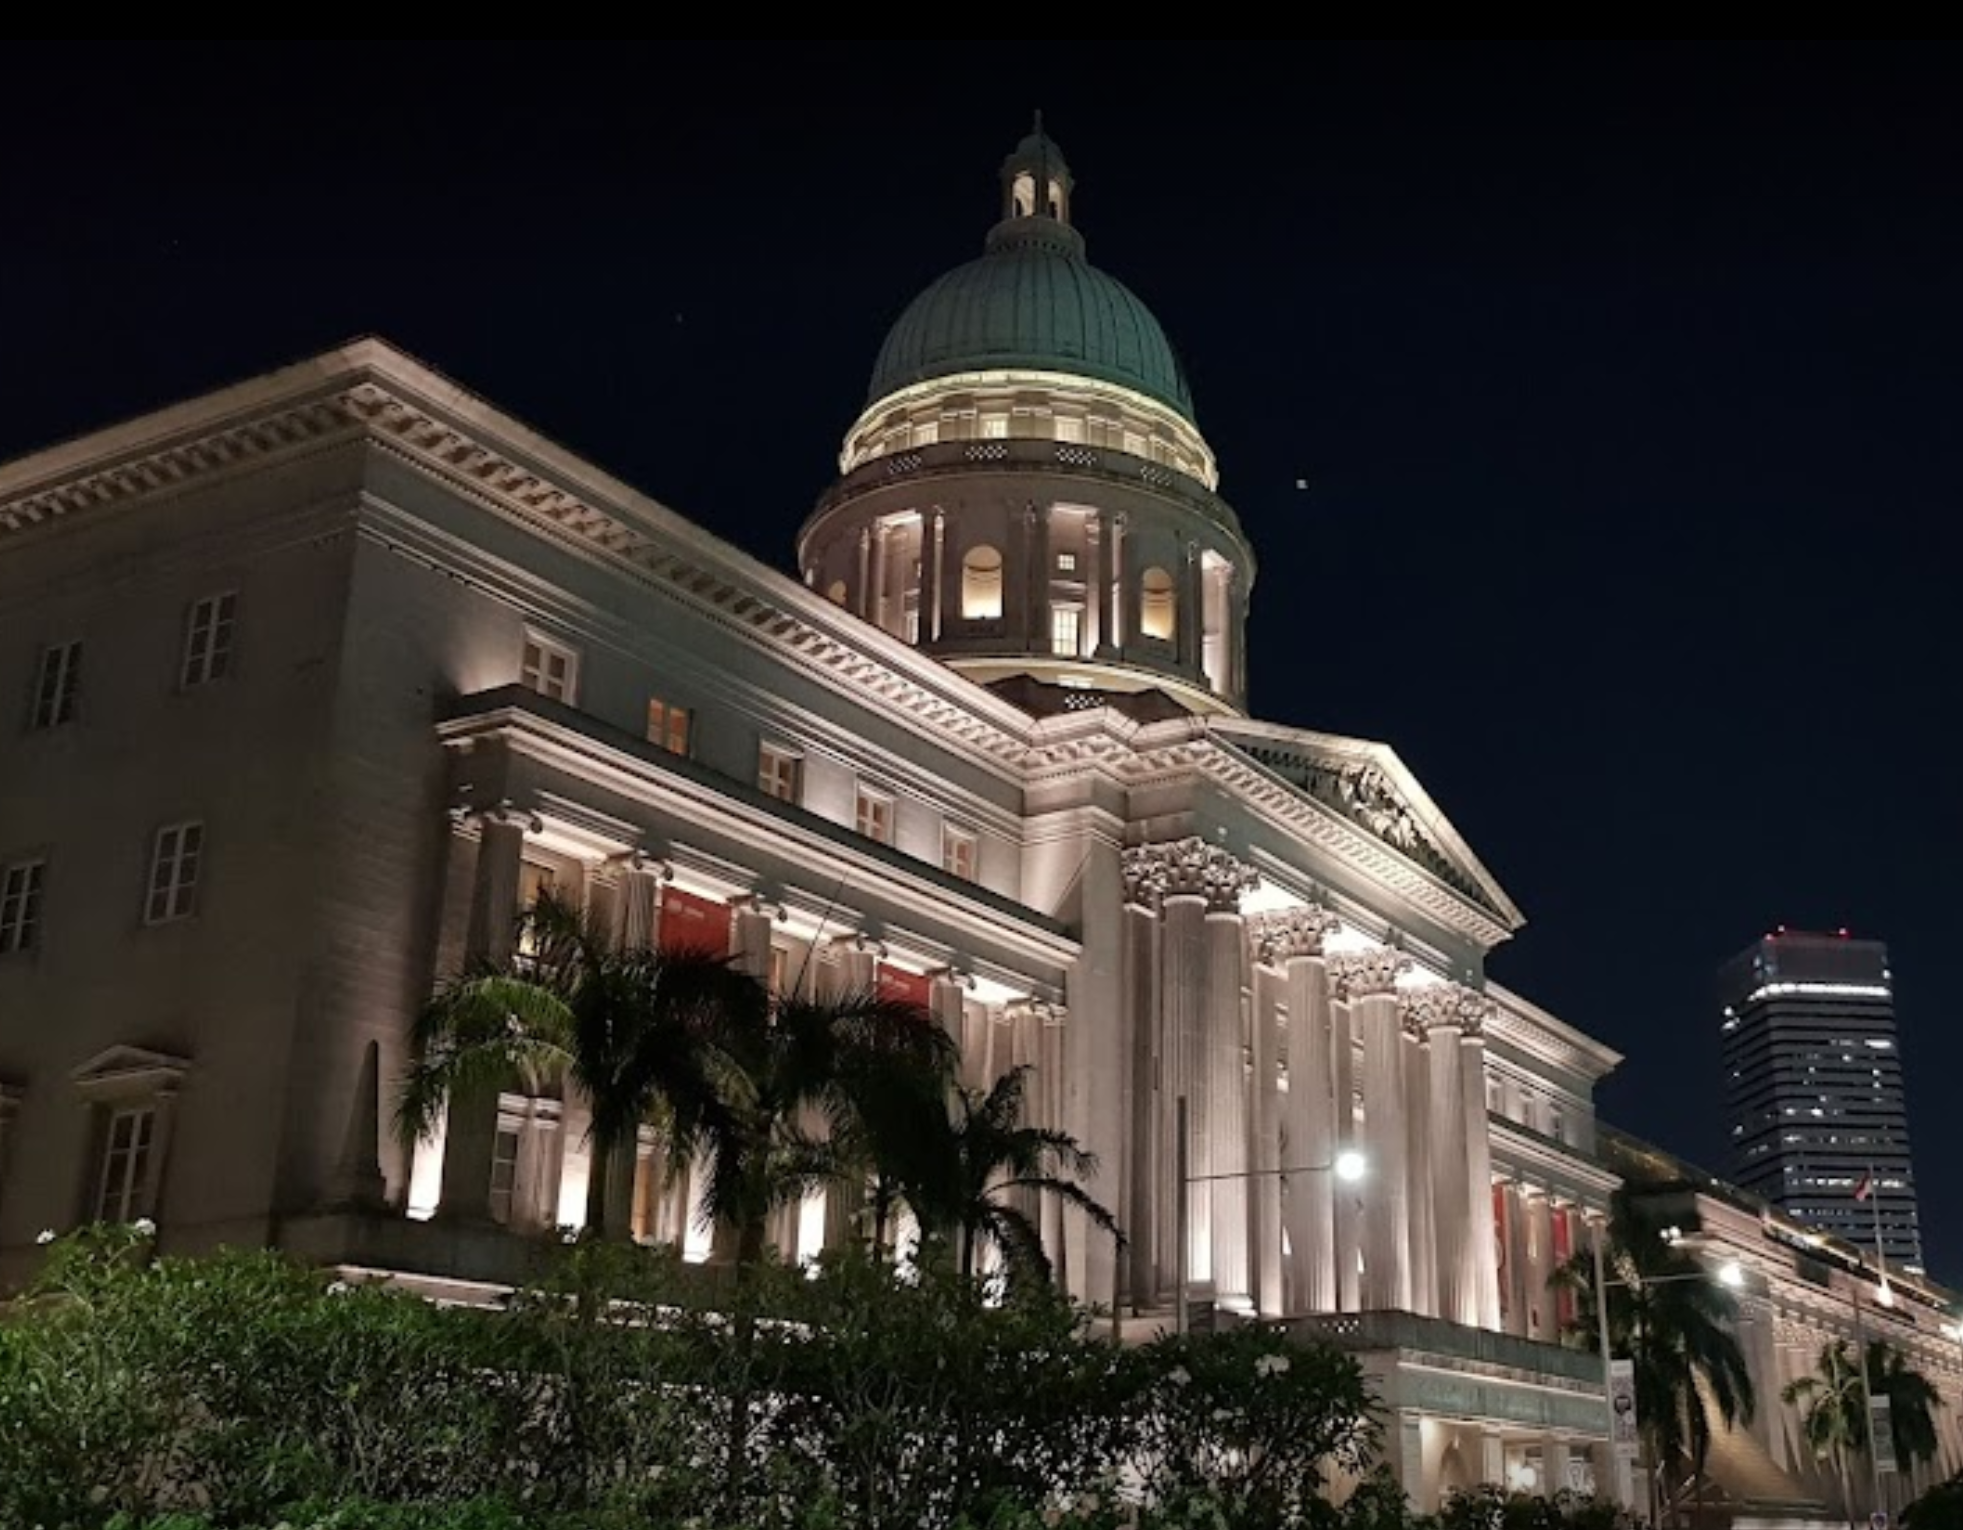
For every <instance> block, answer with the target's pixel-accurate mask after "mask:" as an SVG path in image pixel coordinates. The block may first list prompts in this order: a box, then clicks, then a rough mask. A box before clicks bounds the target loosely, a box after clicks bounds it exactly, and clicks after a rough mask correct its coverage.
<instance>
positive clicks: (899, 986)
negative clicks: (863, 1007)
mask: <svg viewBox="0 0 1963 1530" xmlns="http://www.w3.org/2000/svg"><path fill="white" fill-rule="evenodd" d="M878 983H879V996H880V998H882V999H887V1000H890V1001H892V1002H895V1003H899V1004H918V1005H919V1006H920V1007H921V1008H922V1009H925V1008H926V1007H927V1000H928V997H929V995H930V994H931V993H932V992H933V986H934V980H933V979H932V978H930V977H928V976H927V974H926V973H924V972H908V971H907V970H906V969H905V968H903V967H891V966H888V965H887V964H886V963H885V962H881V963H880V964H879V971H878Z"/></svg>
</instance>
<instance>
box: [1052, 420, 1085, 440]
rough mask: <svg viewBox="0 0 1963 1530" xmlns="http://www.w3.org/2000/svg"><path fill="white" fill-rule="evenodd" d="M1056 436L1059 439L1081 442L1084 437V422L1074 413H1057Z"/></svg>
mask: <svg viewBox="0 0 1963 1530" xmlns="http://www.w3.org/2000/svg"><path fill="white" fill-rule="evenodd" d="M1056 438H1057V440H1059V441H1070V442H1078V443H1080V442H1082V441H1083V439H1084V422H1083V421H1082V420H1081V419H1079V418H1077V416H1075V415H1070V414H1060V415H1058V416H1057V417H1056Z"/></svg>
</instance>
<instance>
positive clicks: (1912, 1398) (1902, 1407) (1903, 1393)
mask: <svg viewBox="0 0 1963 1530" xmlns="http://www.w3.org/2000/svg"><path fill="white" fill-rule="evenodd" d="M1867 1377H1868V1385H1869V1387H1871V1388H1872V1389H1873V1391H1874V1394H1875V1395H1876V1396H1877V1397H1885V1398H1887V1399H1888V1414H1889V1418H1890V1421H1891V1422H1892V1423H1893V1425H1894V1431H1895V1449H1896V1451H1897V1452H1898V1453H1899V1454H1900V1455H1901V1457H1902V1459H1903V1460H1905V1461H1933V1460H1935V1459H1936V1450H1937V1439H1936V1409H1938V1408H1940V1407H1941V1406H1942V1405H1943V1400H1942V1396H1941V1394H1940V1393H1938V1392H1937V1391H1936V1388H1935V1384H1934V1383H1933V1382H1931V1381H1930V1380H1929V1378H1928V1377H1927V1376H1925V1375H1923V1374H1922V1372H1920V1371H1918V1370H1917V1369H1916V1368H1915V1367H1914V1366H1912V1365H1910V1364H1909V1358H1908V1355H1907V1354H1906V1353H1905V1352H1903V1351H1902V1350H1900V1349H1898V1348H1897V1347H1896V1346H1894V1345H1893V1344H1890V1343H1888V1342H1887V1340H1885V1339H1870V1340H1869V1341H1868V1353H1867Z"/></svg>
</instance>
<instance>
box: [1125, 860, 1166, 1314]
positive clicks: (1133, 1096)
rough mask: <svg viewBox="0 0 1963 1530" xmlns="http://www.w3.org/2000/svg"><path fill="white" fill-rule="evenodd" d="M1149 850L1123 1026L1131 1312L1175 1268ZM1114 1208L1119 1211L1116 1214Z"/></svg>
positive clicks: (1136, 887) (1128, 908)
mask: <svg viewBox="0 0 1963 1530" xmlns="http://www.w3.org/2000/svg"><path fill="white" fill-rule="evenodd" d="M1154 864H1155V862H1154V860H1153V858H1152V856H1151V854H1150V852H1149V851H1138V850H1127V851H1126V852H1125V853H1124V857H1123V861H1122V866H1123V873H1124V883H1125V935H1124V949H1125V971H1124V980H1123V981H1124V991H1125V1023H1126V1026H1127V1027H1128V1030H1129V1037H1130V1048H1129V1052H1128V1055H1127V1058H1126V1066H1127V1067H1128V1068H1129V1070H1130V1073H1131V1088H1130V1091H1129V1094H1130V1111H1129V1114H1128V1117H1127V1120H1126V1125H1125V1132H1126V1136H1127V1138H1128V1139H1129V1143H1130V1158H1131V1176H1130V1185H1129V1192H1130V1193H1129V1198H1128V1200H1127V1203H1126V1206H1125V1208H1124V1222H1125V1231H1126V1233H1127V1234H1128V1236H1129V1238H1130V1242H1129V1243H1128V1245H1127V1249H1126V1252H1127V1265H1128V1268H1127V1286H1128V1289H1127V1295H1128V1296H1129V1297H1130V1300H1131V1306H1132V1309H1133V1311H1137V1310H1138V1309H1139V1308H1140V1307H1143V1306H1146V1305H1149V1304H1153V1303H1156V1302H1157V1301H1158V1300H1159V1299H1160V1297H1161V1296H1162V1295H1163V1294H1164V1291H1165V1287H1164V1286H1163V1285H1162V1284H1161V1282H1160V1278H1159V1277H1160V1272H1161V1271H1162V1270H1163V1269H1164V1268H1165V1267H1166V1265H1167V1264H1168V1263H1169V1262H1170V1260H1169V1257H1168V1256H1167V1255H1166V1253H1165V1251H1164V1247H1163V1245H1164V1243H1165V1240H1166V1238H1167V1236H1168V1235H1169V1234H1168V1229H1169V1228H1170V1227H1171V1225H1172V1224H1171V1222H1170V1220H1169V1218H1168V1214H1167V1213H1166V1211H1165V1210H1164V1208H1165V1207H1166V1206H1167V1205H1168V1204H1169V1203H1170V1198H1169V1196H1168V1194H1167V1190H1168V1187H1169V1183H1170V1180H1171V1177H1172V1165H1171V1163H1170V1161H1168V1160H1167V1159H1166V1158H1165V1157H1164V1156H1163V1154H1162V1153H1161V1151H1160V1148H1161V1143H1160V1131H1159V1124H1160V1123H1161V1122H1162V1121H1165V1120H1167V1119H1169V1118H1170V1117H1171V1115H1172V1097H1171V1095H1170V1094H1169V1093H1168V1092H1167V1089H1166V1087H1165V1069H1166V1067H1167V1066H1168V1064H1167V1060H1166V1058H1165V1055H1164V1051H1163V1047H1162V1044H1161V1041H1162V1038H1163V1036H1164V1034H1165V1029H1164V1023H1163V1017H1162V1012H1161V1005H1160V998H1159V960H1160V958H1159V892H1158V890H1157V889H1156V888H1155V886H1154V885H1153V875H1152V873H1153V867H1154ZM1114 1209H1116V1208H1114Z"/></svg>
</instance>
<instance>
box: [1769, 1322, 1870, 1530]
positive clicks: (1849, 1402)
mask: <svg viewBox="0 0 1963 1530" xmlns="http://www.w3.org/2000/svg"><path fill="white" fill-rule="evenodd" d="M1779 1398H1780V1400H1781V1401H1782V1402H1785V1403H1787V1404H1788V1405H1790V1406H1792V1407H1796V1408H1798V1409H1799V1410H1800V1432H1801V1433H1802V1434H1803V1435H1804V1436H1805V1437H1806V1443H1807V1445H1808V1446H1810V1447H1811V1448H1812V1451H1813V1458H1814V1459H1815V1460H1816V1461H1831V1462H1833V1465H1834V1475H1835V1476H1837V1477H1839V1479H1840V1502H1841V1507H1842V1508H1843V1509H1844V1510H1845V1511H1846V1514H1847V1522H1848V1524H1850V1525H1852V1524H1853V1523H1854V1495H1853V1491H1852V1488H1851V1486H1850V1485H1849V1483H1848V1479H1847V1458H1848V1457H1849V1456H1850V1455H1852V1454H1853V1453H1854V1452H1856V1451H1862V1450H1866V1449H1867V1442H1868V1394H1867V1387H1866V1386H1865V1385H1864V1383H1863V1380H1862V1377H1861V1372H1860V1367H1859V1366H1857V1365H1856V1364H1855V1363H1854V1356H1853V1355H1852V1354H1851V1353H1849V1351H1848V1346H1847V1341H1846V1340H1845V1339H1835V1340H1833V1341H1832V1342H1831V1343H1827V1344H1823V1345H1821V1346H1820V1357H1819V1359H1818V1360H1817V1361H1815V1362H1814V1366H1813V1373H1812V1374H1811V1375H1809V1376H1796V1377H1794V1378H1793V1380H1791V1381H1789V1382H1787V1383H1786V1384H1785V1386H1783V1387H1781V1388H1780V1389H1779Z"/></svg>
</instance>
